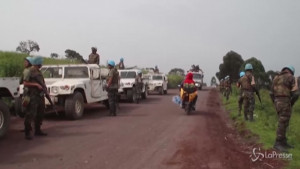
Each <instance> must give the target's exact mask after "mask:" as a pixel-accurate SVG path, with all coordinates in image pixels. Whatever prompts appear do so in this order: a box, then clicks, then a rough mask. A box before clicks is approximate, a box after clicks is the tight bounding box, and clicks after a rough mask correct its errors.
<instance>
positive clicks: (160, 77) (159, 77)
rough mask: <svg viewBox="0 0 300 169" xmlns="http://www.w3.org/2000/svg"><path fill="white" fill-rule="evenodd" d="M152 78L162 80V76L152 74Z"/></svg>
mask: <svg viewBox="0 0 300 169" xmlns="http://www.w3.org/2000/svg"><path fill="white" fill-rule="evenodd" d="M152 79H153V80H163V77H162V76H152Z"/></svg>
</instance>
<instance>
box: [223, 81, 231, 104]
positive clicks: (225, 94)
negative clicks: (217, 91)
mask: <svg viewBox="0 0 300 169" xmlns="http://www.w3.org/2000/svg"><path fill="white" fill-rule="evenodd" d="M224 88H225V93H224V96H225V97H226V100H228V99H229V95H230V91H231V89H230V88H231V83H230V78H229V76H226V77H225V81H224Z"/></svg>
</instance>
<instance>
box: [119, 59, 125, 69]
mask: <svg viewBox="0 0 300 169" xmlns="http://www.w3.org/2000/svg"><path fill="white" fill-rule="evenodd" d="M118 66H119V69H125V66H124V58H121V59H120V63H119V65H118Z"/></svg>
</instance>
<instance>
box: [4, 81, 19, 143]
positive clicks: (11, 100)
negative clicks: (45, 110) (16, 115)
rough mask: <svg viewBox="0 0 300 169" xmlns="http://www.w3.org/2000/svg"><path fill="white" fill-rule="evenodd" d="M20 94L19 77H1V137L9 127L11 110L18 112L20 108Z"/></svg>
mask: <svg viewBox="0 0 300 169" xmlns="http://www.w3.org/2000/svg"><path fill="white" fill-rule="evenodd" d="M19 96H20V94H19V78H18V77H12V78H3V77H0V138H1V137H3V136H4V135H5V133H6V132H7V130H8V128H9V123H10V111H11V110H12V111H14V112H16V111H18V110H17V109H19V107H18V106H19V105H20V103H17V102H19V101H20V99H19ZM4 100H5V101H4Z"/></svg>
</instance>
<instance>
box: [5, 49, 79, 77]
mask: <svg viewBox="0 0 300 169" xmlns="http://www.w3.org/2000/svg"><path fill="white" fill-rule="evenodd" d="M27 56H28V55H26V54H22V53H16V52H3V51H0V77H20V76H21V74H22V72H23V69H24V66H23V62H24V59H25V58H26V57H27ZM74 63H75V64H76V63H78V62H76V61H73V60H70V59H53V58H47V57H44V64H45V65H50V64H74Z"/></svg>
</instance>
